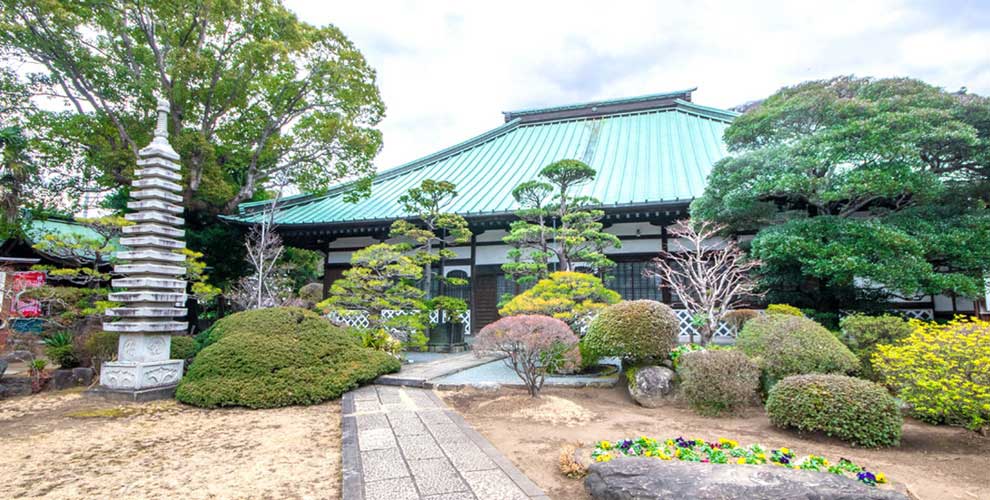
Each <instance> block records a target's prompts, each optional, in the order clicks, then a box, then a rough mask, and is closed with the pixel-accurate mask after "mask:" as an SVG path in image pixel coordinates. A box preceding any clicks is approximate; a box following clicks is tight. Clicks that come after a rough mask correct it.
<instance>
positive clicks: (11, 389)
mask: <svg viewBox="0 0 990 500" xmlns="http://www.w3.org/2000/svg"><path fill="white" fill-rule="evenodd" d="M28 394H31V377H24V376H17V375H12V376H9V377H6V378H4V379H3V380H0V399H6V398H13V397H16V396H27V395H28Z"/></svg>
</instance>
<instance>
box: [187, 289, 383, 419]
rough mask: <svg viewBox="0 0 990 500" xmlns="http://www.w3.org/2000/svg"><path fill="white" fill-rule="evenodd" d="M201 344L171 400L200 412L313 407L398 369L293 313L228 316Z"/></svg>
mask: <svg viewBox="0 0 990 500" xmlns="http://www.w3.org/2000/svg"><path fill="white" fill-rule="evenodd" d="M205 340H207V341H208V342H207V345H206V347H205V348H204V349H203V350H202V351H200V352H199V354H197V355H196V358H195V359H194V360H193V362H192V364H191V365H190V367H189V371H188V373H187V374H186V376H185V377H184V378H183V379H182V381H181V382H180V383H179V387H178V389H177V390H176V393H175V396H176V399H178V400H179V401H182V402H184V403H188V404H192V405H196V406H203V407H218V406H246V407H250V408H273V407H279V406H287V405H294V404H315V403H320V402H322V401H326V400H330V399H334V398H337V397H339V396H340V395H341V394H342V393H344V392H345V391H348V390H351V389H353V388H355V387H357V386H358V384H360V383H363V382H369V381H371V380H374V379H375V378H376V377H378V376H379V375H381V374H383V373H388V372H394V371H398V369H399V366H400V365H399V360H397V359H396V358H395V357H393V356H390V355H388V354H386V353H384V352H379V351H374V350H372V349H367V348H364V347H362V346H361V345H360V344H359V343H358V339H357V338H356V337H355V336H354V335H353V334H351V333H349V332H347V331H346V330H344V329H341V328H338V327H335V326H333V325H332V324H330V322H329V321H327V320H326V319H324V318H322V317H320V316H319V315H317V314H316V313H314V312H311V311H307V310H305V309H299V308H293V307H275V308H270V309H256V310H251V311H244V312H239V313H236V314H232V315H230V316H227V317H226V318H223V319H221V320H219V321H217V322H216V323H215V324H214V325H213V327H212V328H210V330H209V335H207V336H206V338H205Z"/></svg>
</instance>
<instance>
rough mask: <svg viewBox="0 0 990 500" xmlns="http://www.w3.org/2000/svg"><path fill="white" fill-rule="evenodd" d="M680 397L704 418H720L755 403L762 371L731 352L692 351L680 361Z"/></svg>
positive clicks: (733, 351)
mask: <svg viewBox="0 0 990 500" xmlns="http://www.w3.org/2000/svg"><path fill="white" fill-rule="evenodd" d="M677 373H678V375H680V378H681V393H682V394H683V395H684V398H685V399H686V400H687V401H688V403H690V404H691V406H692V407H693V408H694V409H695V411H697V412H698V413H700V414H702V415H712V416H716V415H721V414H723V413H727V412H732V411H734V410H736V409H737V408H740V407H743V406H746V405H748V404H751V403H753V402H755V401H756V396H757V390H758V389H759V387H760V368H759V367H758V366H756V363H754V362H753V361H752V360H751V359H749V357H748V356H746V355H745V354H743V353H741V352H739V351H736V350H734V349H733V350H728V349H720V350H705V351H692V352H687V353H684V354H683V355H681V356H680V357H679V362H678V364H677Z"/></svg>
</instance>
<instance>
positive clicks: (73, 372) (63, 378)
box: [51, 368, 95, 391]
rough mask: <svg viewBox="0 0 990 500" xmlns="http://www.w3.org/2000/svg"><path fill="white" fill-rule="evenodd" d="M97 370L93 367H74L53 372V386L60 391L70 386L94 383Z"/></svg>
mask: <svg viewBox="0 0 990 500" xmlns="http://www.w3.org/2000/svg"><path fill="white" fill-rule="evenodd" d="M94 376H95V372H94V370H93V369H92V368H72V369H63V370H55V371H53V372H52V380H51V388H52V389H53V390H56V391H59V390H62V389H68V388H70V387H77V386H81V385H89V384H91V383H93V377H94Z"/></svg>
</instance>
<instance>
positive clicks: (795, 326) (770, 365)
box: [736, 314, 859, 390]
mask: <svg viewBox="0 0 990 500" xmlns="http://www.w3.org/2000/svg"><path fill="white" fill-rule="evenodd" d="M736 347H737V348H738V349H740V350H741V351H743V352H744V353H746V354H747V355H749V356H750V357H751V358H753V359H754V360H756V362H757V364H759V365H760V368H761V370H762V371H763V387H764V390H769V389H770V387H772V386H773V384H775V383H776V382H777V381H778V380H781V379H783V378H784V377H787V376H790V375H801V374H805V373H839V374H847V373H853V372H855V371H856V370H857V369H859V360H858V359H856V356H855V355H853V353H852V352H851V351H849V349H848V348H847V347H846V346H845V345H843V344H842V342H840V341H839V339H837V338H835V335H833V334H832V332H829V331H828V330H826V329H825V328H824V327H823V326H821V325H819V324H818V323H815V322H814V321H812V320H810V319H808V318H805V317H802V316H790V315H786V314H767V315H764V316H762V317H759V318H754V319H751V320H749V321H747V322H746V324H745V325H744V326H743V329H742V331H741V332H739V336H738V338H737V339H736Z"/></svg>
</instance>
